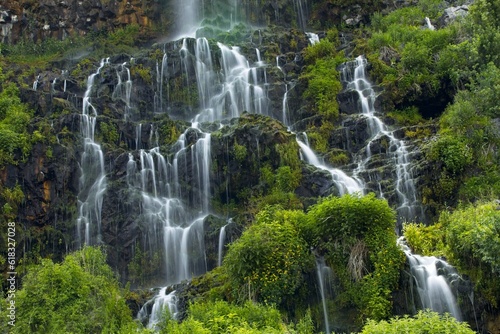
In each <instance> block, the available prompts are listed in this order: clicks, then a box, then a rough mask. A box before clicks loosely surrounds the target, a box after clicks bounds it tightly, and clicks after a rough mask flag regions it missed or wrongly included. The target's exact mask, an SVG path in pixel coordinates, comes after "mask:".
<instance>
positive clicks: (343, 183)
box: [295, 133, 363, 195]
mask: <svg viewBox="0 0 500 334" xmlns="http://www.w3.org/2000/svg"><path fill="white" fill-rule="evenodd" d="M302 137H303V138H304V139H303V140H301V139H300V138H299V136H298V135H296V136H295V138H296V140H297V143H298V144H299V146H300V150H301V158H302V160H304V161H306V162H307V163H309V164H311V165H314V166H316V167H317V168H319V169H322V170H326V171H327V172H329V173H330V175H331V176H332V180H333V182H334V183H335V185H336V187H337V189H338V191H339V195H344V194H353V193H359V194H363V185H362V183H361V182H360V181H358V180H355V179H353V178H352V177H349V176H348V175H347V174H346V173H344V172H343V171H342V170H340V169H338V168H332V167H328V166H326V165H325V164H324V162H322V161H320V159H319V158H318V156H317V155H316V154H315V153H314V151H313V150H312V149H311V148H310V147H309V142H308V140H307V135H306V134H305V133H302Z"/></svg>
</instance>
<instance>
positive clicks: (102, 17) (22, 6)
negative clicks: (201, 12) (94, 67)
mask: <svg viewBox="0 0 500 334" xmlns="http://www.w3.org/2000/svg"><path fill="white" fill-rule="evenodd" d="M166 21H167V19H166V18H165V15H164V8H163V5H162V4H161V3H160V2H158V1H154V0H146V1H140V0H135V1H126V0H123V1H110V0H102V1H101V0H64V1H54V0H47V1H45V0H42V1H31V0H22V1H7V0H3V1H1V2H0V25H1V27H2V31H1V35H0V38H1V41H2V43H16V42H18V41H20V40H21V39H23V38H25V39H28V40H32V41H43V40H45V39H46V38H49V37H52V38H56V39H64V38H66V37H68V36H71V35H85V34H88V33H89V32H94V31H100V30H108V31H109V30H111V31H112V30H113V29H115V28H117V27H122V26H124V25H127V24H138V25H140V26H142V27H146V28H152V27H153V25H161V24H162V23H166Z"/></svg>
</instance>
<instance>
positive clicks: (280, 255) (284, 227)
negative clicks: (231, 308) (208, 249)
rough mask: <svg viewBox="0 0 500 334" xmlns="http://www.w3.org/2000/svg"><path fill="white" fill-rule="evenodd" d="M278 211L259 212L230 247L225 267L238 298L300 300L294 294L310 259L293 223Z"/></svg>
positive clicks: (285, 303)
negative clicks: (253, 221)
mask: <svg viewBox="0 0 500 334" xmlns="http://www.w3.org/2000/svg"><path fill="white" fill-rule="evenodd" d="M279 211H280V210H278V209H272V208H267V209H265V210H263V211H261V212H260V213H259V214H258V215H257V221H256V222H255V223H254V224H253V225H252V226H250V227H249V228H248V229H247V230H246V231H244V232H243V235H242V236H241V238H240V239H238V240H237V241H236V242H234V243H233V244H231V245H230V246H229V250H228V252H227V255H226V257H225V259H224V266H225V267H226V268H227V272H228V275H229V279H230V280H231V281H232V282H233V283H232V284H233V286H234V289H235V291H234V292H235V294H236V295H237V297H238V299H240V300H242V299H248V298H250V299H255V300H257V301H259V302H262V303H264V304H268V305H269V304H275V305H277V306H281V307H285V306H289V305H292V303H293V301H294V300H295V301H300V296H297V295H296V293H297V291H298V289H299V287H300V286H301V285H302V284H303V283H304V276H303V273H304V272H306V271H308V270H309V269H310V268H311V267H312V263H313V259H312V255H311V254H310V253H309V249H308V246H307V244H306V242H305V241H304V239H303V238H302V237H301V236H300V234H299V231H298V230H297V229H296V227H295V225H294V224H293V223H292V222H291V221H290V220H285V219H283V217H284V215H283V214H278V212H279ZM280 217H281V218H280Z"/></svg>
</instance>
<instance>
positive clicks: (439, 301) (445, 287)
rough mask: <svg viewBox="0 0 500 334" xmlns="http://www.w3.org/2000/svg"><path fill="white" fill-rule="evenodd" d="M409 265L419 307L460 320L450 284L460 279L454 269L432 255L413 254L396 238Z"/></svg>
mask: <svg viewBox="0 0 500 334" xmlns="http://www.w3.org/2000/svg"><path fill="white" fill-rule="evenodd" d="M398 245H399V246H400V247H401V248H402V249H403V251H404V253H405V254H406V258H407V259H408V263H409V265H410V274H411V280H412V281H411V282H410V286H411V287H414V288H415V289H416V290H417V293H418V296H419V299H420V300H419V302H420V303H418V304H419V305H420V306H421V309H430V310H433V311H435V312H438V313H441V314H443V313H445V312H448V313H450V314H451V315H452V316H453V317H454V318H456V319H457V320H459V321H461V319H462V315H461V312H460V308H459V307H458V304H457V301H456V298H455V295H454V293H453V291H452V289H451V288H450V285H451V283H452V282H453V281H455V280H460V279H461V278H460V276H459V275H458V273H457V271H456V269H455V268H454V267H452V266H451V265H450V264H448V263H447V262H446V261H444V260H442V259H439V258H437V257H434V256H421V255H418V254H413V253H412V252H411V250H410V248H409V247H408V246H407V245H406V244H405V243H404V241H403V239H402V238H400V239H398Z"/></svg>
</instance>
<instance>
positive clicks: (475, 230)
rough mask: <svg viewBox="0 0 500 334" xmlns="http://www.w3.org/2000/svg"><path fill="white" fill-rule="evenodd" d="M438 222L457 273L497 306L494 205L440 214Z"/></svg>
mask: <svg viewBox="0 0 500 334" xmlns="http://www.w3.org/2000/svg"><path fill="white" fill-rule="evenodd" d="M439 221H440V223H441V224H443V226H444V227H445V229H446V244H447V247H448V252H447V255H448V257H449V260H450V262H451V263H452V264H453V265H455V266H456V267H457V268H458V269H459V270H460V271H461V272H463V273H466V274H467V275H469V276H470V277H471V279H472V281H474V282H475V283H476V287H477V289H478V290H479V291H480V292H481V293H482V295H483V296H485V297H486V298H487V299H488V301H489V302H490V303H492V304H493V305H494V306H497V305H498V304H499V302H500V299H499V296H500V258H499V257H498V254H500V236H499V233H498V231H500V210H498V204H497V203H495V202H489V203H483V204H478V205H475V206H474V205H471V206H467V207H465V208H461V209H458V210H456V211H454V212H453V213H447V212H443V213H442V214H441V216H440V218H439Z"/></svg>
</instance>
